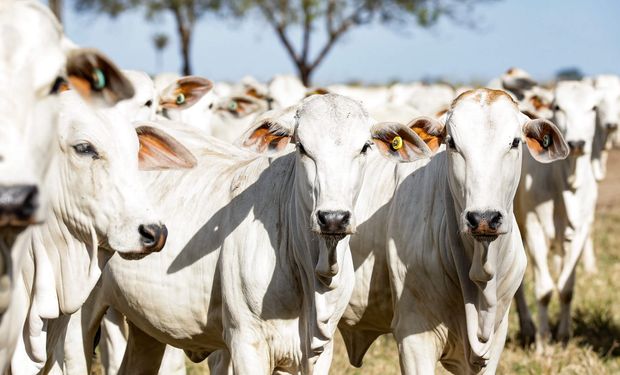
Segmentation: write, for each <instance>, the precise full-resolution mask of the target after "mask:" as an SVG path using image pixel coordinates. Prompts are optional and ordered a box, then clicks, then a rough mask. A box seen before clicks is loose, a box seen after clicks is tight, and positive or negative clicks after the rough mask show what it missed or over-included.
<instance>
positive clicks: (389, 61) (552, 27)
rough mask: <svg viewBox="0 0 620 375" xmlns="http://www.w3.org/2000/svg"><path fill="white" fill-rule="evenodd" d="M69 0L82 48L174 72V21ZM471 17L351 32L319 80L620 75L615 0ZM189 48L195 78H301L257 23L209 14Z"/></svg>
mask: <svg viewBox="0 0 620 375" xmlns="http://www.w3.org/2000/svg"><path fill="white" fill-rule="evenodd" d="M43 1H44V2H45V1H46V0H43ZM65 4H66V5H65V6H66V7H67V9H65V15H64V17H65V27H66V32H67V34H68V35H69V37H70V38H72V39H73V40H74V41H75V42H76V43H78V44H80V45H83V46H92V47H97V48H99V49H101V50H103V51H104V52H106V53H107V54H108V55H110V56H111V57H112V58H113V59H114V60H115V61H116V62H117V63H118V64H119V65H120V66H121V67H123V68H128V69H139V70H144V71H147V72H150V73H154V72H158V71H178V69H179V67H180V61H179V53H178V43H177V37H176V33H175V29H174V24H173V22H172V19H170V18H167V17H163V18H162V19H159V20H157V21H156V22H147V21H146V20H145V18H144V16H143V13H142V12H132V13H125V14H123V15H121V16H120V17H118V18H117V19H110V18H109V17H107V16H95V15H94V14H92V13H82V14H76V12H75V11H74V9H73V8H71V6H72V5H73V1H72V0H66V1H65ZM475 14H476V16H475V18H474V19H475V20H478V21H479V23H480V26H479V27H478V28H477V30H476V29H469V28H466V27H461V26H457V25H455V24H453V23H451V22H450V21H444V22H440V23H439V24H438V25H436V26H435V27H433V28H431V29H420V28H417V27H408V28H407V27H403V28H402V29H397V28H395V27H389V28H385V27H382V26H379V25H372V26H367V27H362V28H357V29H354V30H353V31H351V32H349V33H348V34H347V35H346V36H345V37H344V39H342V40H341V41H340V43H339V44H338V45H337V46H336V47H335V48H334V49H333V51H332V52H331V53H330V55H329V56H328V57H327V58H326V60H325V61H324V63H323V65H322V66H321V67H319V69H318V71H317V72H316V74H315V76H314V81H315V83H318V84H326V83H331V82H346V81H349V80H362V81H365V82H387V81H389V80H392V79H400V80H404V81H410V80H419V79H422V78H425V77H444V78H446V79H448V80H451V81H469V80H471V79H478V80H483V81H485V80H487V79H489V78H492V77H495V76H497V75H499V74H500V73H502V72H503V71H504V70H506V69H507V68H508V67H511V66H518V67H521V68H524V69H525V70H527V71H529V72H530V73H531V74H532V75H533V76H534V77H536V78H538V79H543V80H544V79H549V78H552V77H553V75H554V73H555V72H556V71H557V70H558V69H560V68H564V67H573V66H574V67H578V68H580V69H581V70H582V71H584V72H585V73H586V74H599V73H615V74H620V1H618V0H503V1H499V2H497V3H490V4H482V5H479V6H477V7H476V10H475ZM158 32H165V33H167V34H168V35H169V36H170V38H171V44H170V45H169V47H168V49H167V50H166V51H165V52H164V56H163V64H162V66H161V67H158V65H157V60H156V55H155V50H154V47H153V43H152V35H153V34H155V33H158ZM192 47H193V52H192V62H193V68H194V71H195V74H200V75H203V76H206V77H208V78H210V79H212V80H216V81H218V80H238V79H240V78H241V77H243V76H244V75H247V74H250V75H253V76H255V77H257V78H259V79H263V80H267V79H269V77H271V76H272V75H273V74H277V73H293V72H295V70H294V67H293V65H292V64H291V63H290V62H289V60H288V56H287V55H286V54H285V52H284V49H283V48H282V46H281V45H280V43H279V42H278V40H277V39H276V37H275V35H274V34H273V32H272V30H271V29H270V28H269V27H268V25H267V24H266V23H264V22H263V21H262V20H260V19H250V18H247V19H245V20H243V21H230V20H221V19H218V18H216V17H215V16H211V15H209V16H207V17H205V18H203V19H202V20H201V22H200V23H199V25H198V27H197V30H196V33H195V38H194V41H193V46H192Z"/></svg>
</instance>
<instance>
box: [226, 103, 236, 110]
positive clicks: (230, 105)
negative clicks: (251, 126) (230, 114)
mask: <svg viewBox="0 0 620 375" xmlns="http://www.w3.org/2000/svg"><path fill="white" fill-rule="evenodd" d="M228 109H230V110H231V111H236V110H237V102H235V101H232V102H230V103H228Z"/></svg>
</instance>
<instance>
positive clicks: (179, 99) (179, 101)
mask: <svg viewBox="0 0 620 375" xmlns="http://www.w3.org/2000/svg"><path fill="white" fill-rule="evenodd" d="M183 103H185V95H184V94H183V93H182V92H180V93H179V94H178V95H177V104H178V105H181V104H183Z"/></svg>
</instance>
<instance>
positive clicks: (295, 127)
mask: <svg viewBox="0 0 620 375" xmlns="http://www.w3.org/2000/svg"><path fill="white" fill-rule="evenodd" d="M287 115H288V114H286V115H285V116H284V117H283V118H287V117H288V116H287ZM280 120H281V117H276V118H266V119H264V120H263V121H261V122H259V123H258V124H257V125H256V126H255V128H254V130H253V131H251V132H249V133H248V137H247V141H246V142H245V145H246V147H250V148H251V149H252V150H251V151H245V150H240V149H237V148H235V147H233V146H230V145H226V144H223V143H218V142H214V141H210V140H205V145H203V146H202V147H200V148H199V150H200V152H199V151H198V149H197V150H196V151H195V152H196V154H197V155H198V168H197V169H195V170H193V171H187V172H179V173H177V172H167V173H159V174H157V175H153V176H150V177H149V181H150V182H149V186H152V190H153V195H154V200H156V201H158V202H160V204H159V208H160V210H161V211H162V212H163V213H164V216H165V217H166V223H167V225H168V226H169V228H170V232H171V233H175V236H174V237H172V236H171V238H170V239H169V241H168V245H167V246H166V249H165V251H163V252H161V253H158V254H154V255H153V256H151V257H147V258H145V259H142V260H140V261H138V262H125V261H123V260H121V259H112V260H111V261H110V263H109V264H108V267H107V268H106V271H104V274H103V277H102V286H101V288H100V289H98V290H97V291H96V293H95V294H94V295H93V296H91V299H92V300H93V302H94V304H93V305H87V306H86V307H85V308H84V311H83V315H84V316H90V318H88V319H87V321H86V323H87V324H86V327H85V333H86V338H85V346H86V347H85V349H84V350H85V351H84V352H85V353H86V354H87V356H88V357H90V353H92V342H93V341H92V339H93V336H94V333H95V332H96V330H97V328H98V326H99V318H100V316H101V315H102V314H103V312H104V311H105V309H106V307H107V306H113V307H115V308H116V309H117V310H118V311H119V312H120V313H122V314H124V315H125V316H126V317H127V319H128V321H129V327H130V328H129V332H130V334H129V342H128V347H127V352H126V353H125V358H124V361H123V364H122V366H121V371H120V372H121V373H132V371H135V369H140V370H141V371H144V372H148V373H155V372H156V371H157V369H158V367H159V364H160V360H161V356H162V355H163V353H164V346H165V344H169V345H174V346H176V347H180V348H183V349H185V351H186V353H187V354H188V355H189V356H190V358H191V359H192V360H195V361H198V360H202V359H204V358H205V357H207V356H208V355H209V354H210V353H212V352H214V351H218V350H219V355H218V358H217V359H218V360H219V362H218V363H216V365H217V366H220V367H219V370H220V371H223V370H224V369H225V368H226V367H228V366H229V363H231V364H232V368H234V371H235V372H237V373H244V374H256V373H264V374H271V373H272V372H273V371H274V370H281V371H287V372H293V373H297V372H300V371H303V372H307V373H310V372H312V368H314V371H316V372H317V373H327V371H328V369H329V364H330V362H331V354H332V345H333V343H332V337H333V333H334V331H335V329H336V323H337V321H338V320H339V318H340V315H341V314H342V312H343V310H344V308H345V306H346V303H347V301H348V299H349V296H350V291H351V289H352V287H353V280H352V278H353V268H352V264H351V259H350V254H349V251H348V236H347V235H348V234H351V233H353V232H355V225H356V221H355V215H354V213H353V212H352V210H353V204H354V202H355V199H356V195H357V191H358V189H359V183H360V180H361V176H362V173H363V170H364V164H365V158H366V156H365V155H366V153H369V152H371V149H370V139H371V132H370V130H371V125H372V124H371V120H370V118H369V117H368V115H367V114H366V113H365V111H364V110H363V109H362V108H361V107H360V105H359V104H357V103H356V102H354V101H352V100H350V99H346V98H344V97H340V96H337V95H323V96H319V95H317V96H313V97H311V98H309V99H307V100H306V101H304V103H303V105H302V106H301V107H300V108H299V109H298V111H297V115H296V117H295V119H294V123H293V124H289V123H282V122H281V121H280ZM399 131H401V129H400V128H399V127H398V126H397V125H394V124H385V125H376V126H374V127H373V132H374V134H375V136H374V138H375V141H376V142H377V143H378V144H383V143H384V142H385V141H384V139H385V138H389V139H390V140H391V139H392V137H393V135H391V134H395V133H396V132H399ZM319 135H320V136H319ZM191 136H192V137H194V138H196V137H198V136H199V134H193V135H191ZM403 137H404V139H405V140H406V143H405V144H406V146H407V147H406V148H404V149H403V150H401V151H400V152H401V153H402V154H403V155H405V154H407V155H409V157H411V158H413V157H416V155H418V156H424V155H427V154H428V149H427V148H426V146H425V145H424V144H423V142H421V140H420V139H419V137H417V136H416V135H415V134H414V135H412V136H410V135H407V136H406V137H405V136H403ZM291 142H294V143H295V144H296V148H297V151H296V152H286V151H285V150H286V149H287V145H288V144H289V143H291ZM271 150H273V151H278V150H284V152H285V154H284V155H281V156H278V157H275V158H271V157H265V156H264V155H262V154H265V153H267V152H269V151H271ZM147 270H148V271H147ZM136 276H137V277H139V278H140V281H137V282H136V281H135V277H136ZM188 285H192V287H187V286H188ZM196 286H199V287H196ZM87 310H88V311H87ZM222 349H223V350H222ZM225 349H229V350H230V352H228V351H227V350H225ZM229 354H230V355H229ZM89 359H90V358H89ZM210 362H211V361H210ZM213 362H217V361H213ZM212 364H213V363H212ZM217 370H218V369H215V370H214V371H216V373H217Z"/></svg>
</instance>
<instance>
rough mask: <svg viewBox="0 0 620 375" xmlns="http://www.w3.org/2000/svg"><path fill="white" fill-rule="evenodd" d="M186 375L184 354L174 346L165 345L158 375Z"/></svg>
mask: <svg viewBox="0 0 620 375" xmlns="http://www.w3.org/2000/svg"><path fill="white" fill-rule="evenodd" d="M186 373H187V371H186V370H185V352H183V350H181V349H179V348H175V347H174V346H170V345H166V351H165V352H164V358H163V359H162V361H161V368H160V369H159V375H185V374H186Z"/></svg>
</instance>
